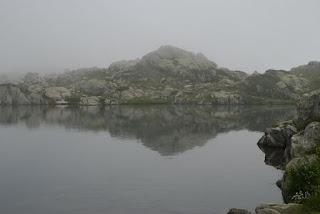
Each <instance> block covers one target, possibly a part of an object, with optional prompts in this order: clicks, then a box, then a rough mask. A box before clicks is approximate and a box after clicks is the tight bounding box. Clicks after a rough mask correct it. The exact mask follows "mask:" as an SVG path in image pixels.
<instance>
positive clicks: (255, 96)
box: [0, 46, 320, 105]
mask: <svg viewBox="0 0 320 214" xmlns="http://www.w3.org/2000/svg"><path fill="white" fill-rule="evenodd" d="M319 72H320V63H318V62H310V63H309V64H308V65H304V66H299V67H296V68H293V69H292V70H291V71H282V70H268V71H266V72H265V73H264V74H258V73H254V74H252V75H248V74H246V73H244V72H242V71H232V70H228V69H226V68H220V67H218V66H217V64H216V63H214V62H212V61H210V60H208V59H207V58H206V57H205V56H204V55H202V54H194V53H191V52H188V51H185V50H182V49H180V48H176V47H172V46H162V47H160V48H159V49H158V50H156V51H153V52H151V53H148V54H146V55H145V56H143V57H142V58H141V59H137V60H131V61H120V62H115V63H112V64H111V65H110V66H109V68H106V69H100V68H89V69H79V70H75V71H68V72H65V73H63V74H57V75H46V76H41V75H39V74H37V73H28V74H26V75H25V77H24V78H23V80H21V81H20V82H19V83H15V84H8V83H10V82H8V81H7V80H5V79H3V80H0V84H1V85H0V103H1V104H2V105H6V104H7V105H13V104H35V105H36V104H64V105H65V104H70V105H71V104H74V105H113V104H145V103H153V104H159V103H166V104H233V105H234V104H263V103H292V102H293V101H294V100H296V99H297V98H299V97H300V96H301V95H302V94H303V93H306V92H309V91H310V90H313V89H316V88H320V75H318V74H319Z"/></svg>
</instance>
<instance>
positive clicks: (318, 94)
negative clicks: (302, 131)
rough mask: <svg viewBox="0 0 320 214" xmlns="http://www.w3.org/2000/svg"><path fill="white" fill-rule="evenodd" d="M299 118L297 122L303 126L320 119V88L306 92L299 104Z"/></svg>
mask: <svg viewBox="0 0 320 214" xmlns="http://www.w3.org/2000/svg"><path fill="white" fill-rule="evenodd" d="M297 113H298V119H297V120H296V123H297V124H298V125H299V127H301V128H303V127H304V126H305V125H306V124H308V123H309V122H311V121H314V120H320V90H316V91H313V92H311V93H309V94H305V95H304V96H303V97H302V98H301V99H300V100H299V102H298V105H297Z"/></svg>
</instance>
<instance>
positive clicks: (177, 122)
mask: <svg viewBox="0 0 320 214" xmlns="http://www.w3.org/2000/svg"><path fill="white" fill-rule="evenodd" d="M294 114H295V109H294V108H293V107H283V106H276V107H270V106H228V107H226V106H215V107H213V106H167V105H162V106H111V107H106V108H98V107H81V108H70V107H43V106H33V107H32V106H21V107H1V108H0V124H1V125H12V124H18V123H19V124H20V123H22V124H25V125H26V126H27V127H28V128H38V127H40V126H42V125H43V124H45V125H59V126H64V127H65V128H66V129H78V130H81V131H108V132H109V133H110V134H111V136H113V137H121V138H130V139H138V140H140V141H141V142H142V143H143V145H144V146H146V147H147V148H150V149H152V150H154V151H157V152H159V153H160V154H161V155H165V156H167V155H175V154H178V153H182V152H185V151H187V150H191V149H193V148H194V147H197V146H203V145H204V144H206V142H207V141H208V140H209V139H212V138H215V137H216V136H217V135H218V134H219V133H223V132H228V131H231V130H242V129H247V130H251V131H263V130H264V129H265V128H266V127H270V126H271V125H272V124H274V123H276V122H278V121H283V120H286V119H288V118H292V117H293V115H294ZM276 162H277V161H276ZM275 164H276V165H277V164H278V163H275Z"/></svg>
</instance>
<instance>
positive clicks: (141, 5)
mask: <svg viewBox="0 0 320 214" xmlns="http://www.w3.org/2000/svg"><path fill="white" fill-rule="evenodd" d="M161 45H174V46H177V47H181V48H183V49H186V50H190V51H193V52H201V53H203V54H205V55H206V56H207V57H208V58H209V59H210V60H212V61H214V62H216V63H217V64H218V65H219V66H221V67H228V68H231V69H238V70H243V71H246V72H250V73H251V72H253V71H254V70H258V71H259V72H263V71H264V70H266V69H269V68H277V69H280V68H281V69H289V68H291V67H293V66H296V65H299V64H305V63H307V62H309V61H311V60H320V1H319V0H0V72H5V73H7V72H17V71H18V72H26V71H36V72H52V71H60V70H61V71H62V70H64V69H74V68H80V67H93V66H99V67H107V66H108V65H109V64H110V63H111V62H113V61H117V60H121V59H135V58H138V57H141V56H143V55H144V54H146V53H148V52H150V51H152V50H155V49H157V48H158V47H159V46H161Z"/></svg>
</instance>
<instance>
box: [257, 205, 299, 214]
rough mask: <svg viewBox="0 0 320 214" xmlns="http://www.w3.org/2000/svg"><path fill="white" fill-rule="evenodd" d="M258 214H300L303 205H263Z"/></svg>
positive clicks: (258, 209)
mask: <svg viewBox="0 0 320 214" xmlns="http://www.w3.org/2000/svg"><path fill="white" fill-rule="evenodd" d="M255 211H256V214H300V213H303V212H302V205H301V204H262V205H260V206H259V207H257V208H256V210H255Z"/></svg>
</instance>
